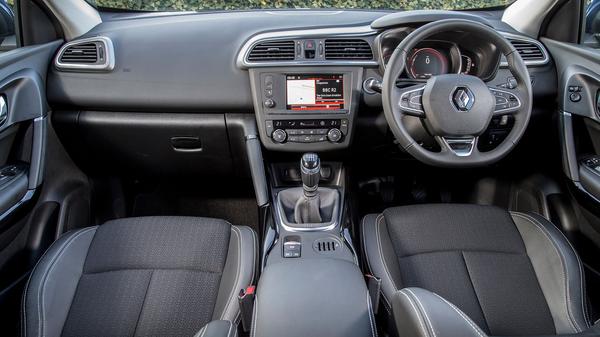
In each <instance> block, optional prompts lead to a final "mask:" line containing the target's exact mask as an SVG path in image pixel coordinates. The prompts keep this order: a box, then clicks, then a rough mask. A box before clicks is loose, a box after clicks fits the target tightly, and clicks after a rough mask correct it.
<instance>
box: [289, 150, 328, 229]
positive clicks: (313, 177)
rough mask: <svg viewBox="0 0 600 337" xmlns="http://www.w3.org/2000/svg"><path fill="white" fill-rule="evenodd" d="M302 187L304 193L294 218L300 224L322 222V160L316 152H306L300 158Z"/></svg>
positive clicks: (295, 210)
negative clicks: (320, 187) (320, 186)
mask: <svg viewBox="0 0 600 337" xmlns="http://www.w3.org/2000/svg"><path fill="white" fill-rule="evenodd" d="M300 172H301V173H302V188H303V189H304V195H303V196H301V197H300V198H299V199H298V202H296V207H295V209H294V220H295V221H296V223H298V224H302V223H320V222H321V221H322V218H321V198H320V196H319V179H320V178H321V160H320V159H319V156H318V155H317V154H316V153H305V154H304V155H303V156H302V159H301V160H300Z"/></svg>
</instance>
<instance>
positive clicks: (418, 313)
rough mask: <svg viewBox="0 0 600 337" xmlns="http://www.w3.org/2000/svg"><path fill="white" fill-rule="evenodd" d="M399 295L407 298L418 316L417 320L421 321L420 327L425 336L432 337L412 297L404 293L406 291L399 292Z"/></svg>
mask: <svg viewBox="0 0 600 337" xmlns="http://www.w3.org/2000/svg"><path fill="white" fill-rule="evenodd" d="M398 293H400V294H402V295H404V297H406V299H407V300H408V303H409V304H410V306H411V307H412V308H413V311H414V312H415V313H416V314H417V320H418V321H419V326H420V327H421V331H423V336H431V335H430V334H429V330H427V328H425V325H424V322H423V319H422V318H421V313H420V312H419V310H418V309H417V307H416V306H415V304H414V303H413V300H412V299H411V298H410V296H409V295H408V294H407V293H405V292H404V289H402V290H400V291H398Z"/></svg>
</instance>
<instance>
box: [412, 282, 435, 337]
mask: <svg viewBox="0 0 600 337" xmlns="http://www.w3.org/2000/svg"><path fill="white" fill-rule="evenodd" d="M406 291H408V292H409V293H410V294H411V295H412V296H413V297H414V299H415V300H416V301H417V305H418V306H419V308H421V311H423V315H425V320H426V321H427V326H428V327H430V328H431V332H432V333H433V337H436V336H437V335H436V333H435V329H434V327H433V324H431V320H430V319H429V315H427V310H425V306H424V305H423V303H421V301H420V300H419V297H418V296H417V295H416V294H415V293H414V292H413V291H412V290H410V289H408V288H407V289H406Z"/></svg>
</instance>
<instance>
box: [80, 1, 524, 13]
mask: <svg viewBox="0 0 600 337" xmlns="http://www.w3.org/2000/svg"><path fill="white" fill-rule="evenodd" d="M87 1H88V2H89V3H91V4H92V5H96V6H98V7H107V8H118V9H128V10H142V11H202V10H235V9H263V8H341V9H353V8H372V9H398V10H412V9H473V8H485V7H496V6H506V5H508V4H510V3H511V2H513V0H271V1H267V0H87Z"/></svg>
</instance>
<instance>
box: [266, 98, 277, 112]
mask: <svg viewBox="0 0 600 337" xmlns="http://www.w3.org/2000/svg"><path fill="white" fill-rule="evenodd" d="M264 104H265V106H266V107H267V108H269V109H272V108H274V107H275V101H274V100H272V99H270V98H267V99H266V100H265V102H264Z"/></svg>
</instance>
